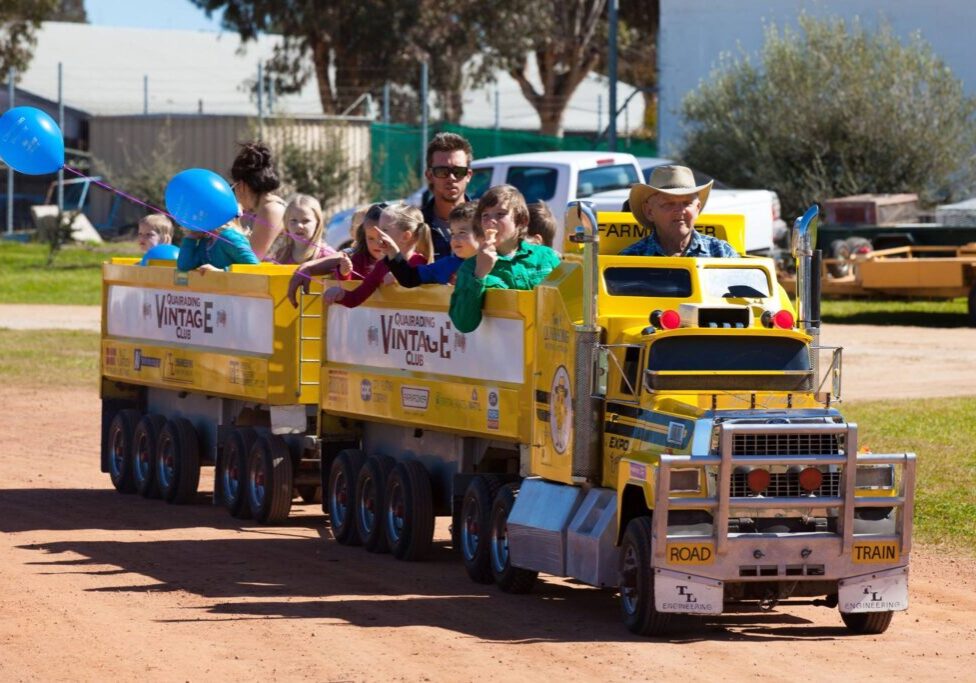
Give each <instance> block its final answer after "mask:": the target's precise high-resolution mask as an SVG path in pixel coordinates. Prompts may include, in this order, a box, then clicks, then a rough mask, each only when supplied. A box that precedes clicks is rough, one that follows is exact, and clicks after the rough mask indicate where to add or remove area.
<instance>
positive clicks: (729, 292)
mask: <svg viewBox="0 0 976 683" xmlns="http://www.w3.org/2000/svg"><path fill="white" fill-rule="evenodd" d="M701 281H702V290H704V293H705V296H714V297H722V298H726V299H728V298H738V297H768V296H770V293H769V278H768V277H767V275H766V271H765V270H763V269H762V268H706V269H705V270H703V271H702V274H701Z"/></svg>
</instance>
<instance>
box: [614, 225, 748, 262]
mask: <svg viewBox="0 0 976 683" xmlns="http://www.w3.org/2000/svg"><path fill="white" fill-rule="evenodd" d="M620 255H621V256H668V255H669V254H666V253H664V250H663V249H662V248H661V244H660V242H658V241H657V238H656V237H655V233H653V232H652V233H651V234H650V235H648V236H647V237H643V238H641V239H640V240H638V241H636V242H634V243H633V244H631V245H630V246H629V247H627V248H626V249H624V250H623V251H621V252H620ZM681 255H682V256H705V257H708V256H713V257H719V258H736V257H737V256H738V255H739V254H738V252H736V250H735V249H733V248H732V245H731V244H729V243H728V242H726V241H725V240H720V239H718V238H716V237H710V236H708V235H703V234H701V233H700V232H698V231H697V230H695V231H694V232H693V233H692V234H691V242H689V243H688V248H687V249H685V250H684V253H682V254H681Z"/></svg>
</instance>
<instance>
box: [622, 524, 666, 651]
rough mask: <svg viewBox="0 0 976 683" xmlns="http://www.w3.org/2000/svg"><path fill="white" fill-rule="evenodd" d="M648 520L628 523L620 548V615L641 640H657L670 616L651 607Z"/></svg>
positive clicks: (652, 598)
mask: <svg viewBox="0 0 976 683" xmlns="http://www.w3.org/2000/svg"><path fill="white" fill-rule="evenodd" d="M651 533H652V528H651V518H650V517H647V516H644V517H637V518H635V519H632V520H630V522H629V523H628V524H627V530H626V531H625V532H624V538H623V542H622V543H621V545H620V577H621V585H620V612H621V614H622V615H623V619H624V625H625V626H626V627H627V628H628V629H629V630H630V631H631V632H632V633H636V634H637V635H640V636H660V635H664V634H665V633H666V632H667V630H668V625H669V623H670V621H671V615H670V614H667V613H665V612H658V611H657V609H656V608H655V606H654V569H653V568H652V567H651Z"/></svg>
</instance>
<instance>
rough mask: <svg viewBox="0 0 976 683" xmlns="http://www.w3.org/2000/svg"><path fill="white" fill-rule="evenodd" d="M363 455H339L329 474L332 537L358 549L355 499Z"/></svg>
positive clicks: (343, 453)
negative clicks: (357, 477) (357, 478)
mask: <svg viewBox="0 0 976 683" xmlns="http://www.w3.org/2000/svg"><path fill="white" fill-rule="evenodd" d="M364 459H365V456H364V455H363V452H362V451H357V450H353V449H347V450H344V451H340V452H339V454H338V455H337V456H336V457H335V459H334V460H333V461H332V468H331V469H330V470H329V490H328V496H327V500H328V504H329V524H330V526H331V527H332V535H333V536H334V537H335V540H337V541H338V542H339V543H341V544H343V545H359V543H360V539H359V534H358V533H357V532H356V520H355V515H354V514H353V510H354V509H355V506H354V505H353V501H354V499H355V495H356V476H357V475H358V474H359V469H360V468H361V467H362V465H363V460H364Z"/></svg>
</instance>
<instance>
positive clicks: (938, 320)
mask: <svg viewBox="0 0 976 683" xmlns="http://www.w3.org/2000/svg"><path fill="white" fill-rule="evenodd" d="M820 317H821V319H822V320H823V321H824V322H825V323H834V324H841V325H844V324H846V325H913V326H916V327H969V326H971V325H973V324H974V323H973V321H971V320H970V318H969V315H968V313H967V311H966V299H951V300H948V301H925V300H901V301H882V300H877V299H827V300H825V301H823V302H822V303H821V305H820Z"/></svg>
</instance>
